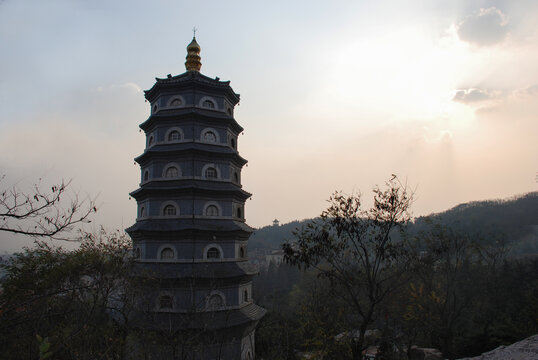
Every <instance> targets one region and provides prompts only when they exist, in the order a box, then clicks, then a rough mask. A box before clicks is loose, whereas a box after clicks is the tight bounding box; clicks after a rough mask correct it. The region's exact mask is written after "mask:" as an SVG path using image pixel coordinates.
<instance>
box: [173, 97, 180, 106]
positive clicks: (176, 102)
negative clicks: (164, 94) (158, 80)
mask: <svg viewBox="0 0 538 360" xmlns="http://www.w3.org/2000/svg"><path fill="white" fill-rule="evenodd" d="M181 104H182V102H181V99H177V98H176V99H174V100H172V102H171V103H170V106H181Z"/></svg>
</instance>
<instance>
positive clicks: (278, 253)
mask: <svg viewBox="0 0 538 360" xmlns="http://www.w3.org/2000/svg"><path fill="white" fill-rule="evenodd" d="M283 261H284V251H283V250H273V251H271V253H270V254H267V255H265V263H266V264H267V266H269V264H270V263H274V264H275V265H280V264H282V262H283Z"/></svg>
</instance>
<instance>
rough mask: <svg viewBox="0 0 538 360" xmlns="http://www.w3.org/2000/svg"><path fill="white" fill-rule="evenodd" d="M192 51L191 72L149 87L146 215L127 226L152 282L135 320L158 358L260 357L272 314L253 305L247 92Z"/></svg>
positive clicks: (138, 193)
mask: <svg viewBox="0 0 538 360" xmlns="http://www.w3.org/2000/svg"><path fill="white" fill-rule="evenodd" d="M187 50H188V55H187V62H186V63H185V65H186V68H187V71H186V72H185V73H183V74H181V75H177V76H171V75H168V77H167V78H164V79H159V78H157V79H156V83H155V84H154V85H153V87H152V88H151V89H150V90H147V91H145V97H146V99H147V101H148V102H149V103H150V104H151V115H150V116H149V118H148V119H147V120H146V121H145V122H143V123H142V124H141V125H140V128H141V129H142V130H143V131H144V132H145V134H146V148H145V150H144V153H143V154H142V155H140V156H138V157H137V158H136V159H135V161H136V162H137V163H138V164H139V165H140V168H141V183H140V188H139V189H137V190H135V191H133V192H132V193H131V196H132V197H133V198H135V199H136V201H137V204H138V216H137V220H136V223H135V224H134V225H133V226H131V227H130V228H128V229H127V232H128V233H129V235H130V236H131V238H132V241H133V248H134V253H135V257H136V258H137V264H136V268H137V272H136V273H137V274H145V275H144V276H149V278H150V279H153V281H152V286H148V287H147V290H145V294H144V296H142V297H141V299H143V300H144V301H142V300H141V301H140V308H141V312H140V314H139V316H137V319H136V321H135V323H137V324H138V325H137V326H139V327H140V328H143V329H145V330H149V331H150V332H151V333H152V334H153V338H152V339H153V340H152V341H151V344H146V345H147V346H144V344H141V346H140V349H142V348H144V349H145V350H144V351H146V352H147V351H148V349H150V350H149V352H150V354H149V357H150V358H154V359H160V358H166V359H169V358H170V359H189V360H194V359H229V360H236V359H253V358H254V350H255V349H254V331H255V327H256V324H257V322H258V321H259V319H261V317H262V316H263V315H264V313H265V310H264V309H263V308H261V307H259V306H257V305H256V304H254V303H253V301H252V277H253V276H254V275H256V274H257V271H258V270H257V268H256V267H255V266H253V265H252V264H250V263H249V262H248V258H247V242H248V239H249V236H250V234H251V233H252V231H253V230H252V228H250V227H249V226H248V225H247V224H246V223H245V201H246V200H247V199H248V198H249V197H250V196H251V194H249V193H248V192H246V191H245V190H243V189H242V186H241V169H242V168H243V166H244V165H245V164H246V163H247V161H246V160H245V159H244V158H242V157H241V156H240V155H239V152H238V137H239V134H240V133H241V132H242V131H243V128H242V127H241V126H240V125H239V124H238V123H237V122H236V121H235V119H234V107H235V105H237V103H238V102H239V95H238V94H236V93H235V92H234V91H233V90H232V88H231V87H230V85H229V81H220V80H219V78H215V79H212V78H209V77H207V76H205V75H202V74H201V73H200V67H201V63H200V46H199V45H198V44H197V42H196V40H195V39H193V41H192V42H191V43H190V44H189V46H188V47H187ZM148 274H149V275H148ZM142 309H145V311H142ZM145 356H146V357H148V354H146V355H145Z"/></svg>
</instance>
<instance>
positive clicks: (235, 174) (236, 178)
mask: <svg viewBox="0 0 538 360" xmlns="http://www.w3.org/2000/svg"><path fill="white" fill-rule="evenodd" d="M234 181H235V182H236V183H238V184H239V175H237V173H236V172H234Z"/></svg>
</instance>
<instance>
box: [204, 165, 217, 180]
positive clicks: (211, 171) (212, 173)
mask: <svg viewBox="0 0 538 360" xmlns="http://www.w3.org/2000/svg"><path fill="white" fill-rule="evenodd" d="M205 177H206V178H208V179H216V178H217V169H215V168H214V167H208V168H207V169H205Z"/></svg>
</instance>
